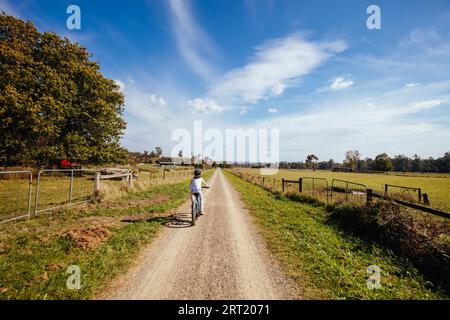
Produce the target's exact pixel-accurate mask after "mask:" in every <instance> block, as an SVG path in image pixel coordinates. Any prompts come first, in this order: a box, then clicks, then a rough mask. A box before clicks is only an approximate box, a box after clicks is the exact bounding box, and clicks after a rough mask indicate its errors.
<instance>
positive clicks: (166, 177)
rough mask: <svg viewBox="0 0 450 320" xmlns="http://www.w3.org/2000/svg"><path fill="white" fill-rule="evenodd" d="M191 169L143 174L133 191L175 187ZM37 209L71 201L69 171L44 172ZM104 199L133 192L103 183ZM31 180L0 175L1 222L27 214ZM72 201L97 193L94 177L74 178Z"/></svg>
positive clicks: (123, 186)
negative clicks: (153, 187) (157, 186)
mask: <svg viewBox="0 0 450 320" xmlns="http://www.w3.org/2000/svg"><path fill="white" fill-rule="evenodd" d="M191 174H192V170H191V171H188V170H168V171H165V172H164V171H163V170H158V169H157V170H156V171H155V172H140V173H139V174H138V177H139V178H138V180H136V181H135V182H134V186H133V188H134V189H137V190H140V189H143V188H148V187H150V186H154V185H161V184H172V183H176V182H179V181H182V180H184V179H187V178H188V177H190V176H191ZM39 185H40V186H39V190H40V191H39V204H38V210H43V209H48V208H52V207H55V206H59V205H63V204H66V203H68V201H69V190H70V172H64V173H44V174H42V175H41V177H40V183H39ZM101 185H102V192H103V197H105V198H106V199H112V198H114V197H116V196H117V195H121V194H125V193H126V192H128V191H129V190H130V188H129V187H127V186H126V184H125V183H124V182H122V181H120V180H102V182H101ZM28 190H29V180H28V177H27V176H25V175H0V221H2V220H7V219H10V218H14V217H18V216H22V215H26V214H27V212H28ZM72 190H73V194H72V202H79V201H83V200H87V199H89V198H91V197H92V195H93V193H94V174H93V173H85V174H83V175H77V174H75V175H74V178H73V189H72ZM31 192H32V193H31V212H32V213H33V212H34V206H35V197H36V178H35V177H34V179H33V181H32V189H31Z"/></svg>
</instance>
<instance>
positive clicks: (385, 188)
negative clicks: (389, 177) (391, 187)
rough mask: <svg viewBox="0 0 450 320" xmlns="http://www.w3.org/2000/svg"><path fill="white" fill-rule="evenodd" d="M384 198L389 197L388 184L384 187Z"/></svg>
mask: <svg viewBox="0 0 450 320" xmlns="http://www.w3.org/2000/svg"><path fill="white" fill-rule="evenodd" d="M384 196H385V197H387V196H388V185H387V184H385V185H384Z"/></svg>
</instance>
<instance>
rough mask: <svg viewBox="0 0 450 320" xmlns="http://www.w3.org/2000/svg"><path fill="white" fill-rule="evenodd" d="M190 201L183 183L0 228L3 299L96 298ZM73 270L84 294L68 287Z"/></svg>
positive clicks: (154, 188)
mask: <svg viewBox="0 0 450 320" xmlns="http://www.w3.org/2000/svg"><path fill="white" fill-rule="evenodd" d="M211 174H212V172H208V173H205V177H206V178H207V177H208V176H210V175H211ZM188 195H189V190H188V179H185V180H183V181H182V182H178V183H172V184H165V185H153V186H148V187H147V188H141V189H135V190H133V191H131V192H128V193H124V194H122V195H121V196H120V197H119V198H115V199H111V200H108V201H106V202H102V203H99V204H95V205H94V204H90V205H84V206H81V207H72V208H65V209H61V210H58V211H53V212H51V213H48V214H43V215H39V216H37V217H35V218H34V219H30V220H24V221H18V222H15V223H9V224H4V225H0V299H89V298H92V297H93V296H94V295H95V294H96V293H98V292H99V291H100V290H102V289H103V288H104V287H105V285H107V284H108V282H109V281H110V280H111V279H113V278H114V277H115V276H117V275H119V274H120V273H121V272H123V271H125V270H126V268H127V267H128V266H129V265H130V264H131V262H132V261H133V259H134V258H135V257H136V255H137V253H138V251H139V249H140V248H142V247H143V246H145V245H147V244H148V243H149V242H150V241H151V240H152V239H153V238H154V236H155V235H156V234H157V232H158V231H159V230H160V229H161V228H162V226H163V223H164V222H166V221H167V218H166V217H167V215H168V214H169V212H170V211H171V210H172V209H174V208H177V207H178V206H179V205H181V204H182V203H183V202H184V201H186V200H187V198H188ZM70 265H78V266H79V267H80V270H81V290H69V289H67V287H66V281H67V278H68V277H69V274H66V270H67V267H68V266H70Z"/></svg>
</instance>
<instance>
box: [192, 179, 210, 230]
mask: <svg viewBox="0 0 450 320" xmlns="http://www.w3.org/2000/svg"><path fill="white" fill-rule="evenodd" d="M202 189H209V188H206V187H202ZM193 195H194V201H192V204H191V218H192V225H193V226H195V221H196V220H197V219H198V217H199V215H200V211H201V209H202V198H200V193H194V194H193Z"/></svg>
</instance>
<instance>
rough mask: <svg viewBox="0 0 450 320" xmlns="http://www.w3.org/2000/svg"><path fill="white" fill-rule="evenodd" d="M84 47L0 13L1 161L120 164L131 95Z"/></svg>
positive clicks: (124, 152)
mask: <svg viewBox="0 0 450 320" xmlns="http://www.w3.org/2000/svg"><path fill="white" fill-rule="evenodd" d="M91 58H92V57H91V55H90V53H89V52H88V51H87V49H86V48H84V47H83V46H81V45H79V44H76V43H71V42H70V41H69V40H68V39H67V38H64V39H63V38H61V37H59V36H58V35H57V34H55V33H51V32H44V33H41V32H39V31H38V30H37V29H36V27H35V26H34V25H33V23H31V22H25V21H22V20H20V19H18V18H15V17H12V16H8V15H6V14H5V13H0V158H2V160H3V161H2V162H4V163H5V162H6V163H7V164H17V163H20V162H23V161H36V162H37V163H50V162H53V161H56V160H58V159H61V158H69V159H71V160H73V161H77V162H81V163H103V162H118V161H121V160H122V159H124V158H125V156H126V151H125V149H123V148H122V147H121V146H120V143H119V140H120V138H121V136H122V134H123V130H124V129H125V125H126V123H125V121H124V119H123V111H124V96H123V94H122V93H121V92H120V90H119V86H118V85H116V83H115V82H114V81H113V80H110V79H107V78H105V77H104V76H103V75H102V74H101V72H100V67H99V65H98V63H96V62H94V61H92V60H91Z"/></svg>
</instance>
